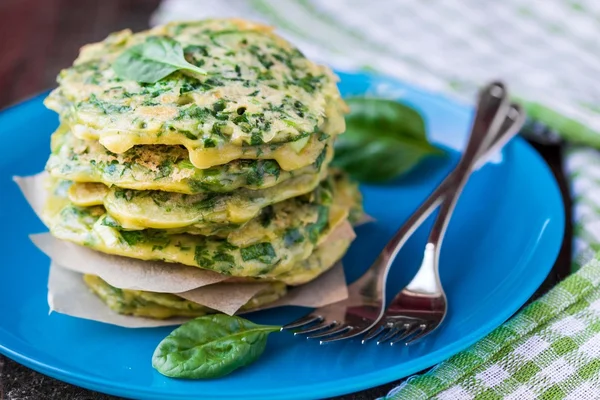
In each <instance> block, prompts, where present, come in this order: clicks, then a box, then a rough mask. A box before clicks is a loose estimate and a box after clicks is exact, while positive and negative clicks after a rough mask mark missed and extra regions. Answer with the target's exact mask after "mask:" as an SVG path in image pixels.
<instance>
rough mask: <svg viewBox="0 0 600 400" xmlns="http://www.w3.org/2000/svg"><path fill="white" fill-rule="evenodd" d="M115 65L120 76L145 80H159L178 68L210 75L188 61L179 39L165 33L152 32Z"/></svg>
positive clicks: (129, 49) (125, 52)
mask: <svg viewBox="0 0 600 400" xmlns="http://www.w3.org/2000/svg"><path fill="white" fill-rule="evenodd" d="M112 68H113V69H114V71H115V72H116V73H117V75H118V76H119V77H120V78H123V79H129V80H133V81H137V82H144V83H154V82H157V81H159V80H161V79H162V78H164V77H166V76H167V75H170V74H172V73H173V72H175V71H178V70H186V71H190V72H194V73H197V74H201V75H206V71H204V70H203V69H201V68H198V67H196V66H195V65H193V64H190V63H189V62H187V61H186V59H185V57H184V56H183V49H182V48H181V45H180V44H179V43H178V42H176V41H175V40H173V39H170V38H167V37H163V36H151V37H149V38H147V39H146V41H145V42H144V43H140V44H138V45H135V46H132V47H130V48H128V49H127V50H125V51H124V52H123V53H122V54H121V55H119V57H117V59H116V60H115V61H114V62H113V65H112Z"/></svg>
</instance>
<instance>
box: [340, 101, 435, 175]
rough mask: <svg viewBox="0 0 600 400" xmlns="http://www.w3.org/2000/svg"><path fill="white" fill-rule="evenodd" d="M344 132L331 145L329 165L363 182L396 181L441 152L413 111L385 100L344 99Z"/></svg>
mask: <svg viewBox="0 0 600 400" xmlns="http://www.w3.org/2000/svg"><path fill="white" fill-rule="evenodd" d="M346 102H347V103H348V105H349V106H350V114H349V115H348V116H347V117H346V132H345V133H344V134H343V135H340V136H339V138H338V139H337V140H336V142H335V150H336V151H335V158H334V161H333V165H335V166H338V167H340V168H342V169H344V170H346V171H347V172H348V173H350V174H351V175H352V176H353V177H354V178H355V179H357V180H359V181H363V182H381V181H385V180H389V179H393V178H396V177H398V176H400V175H402V174H404V173H406V172H408V171H409V170H411V169H412V168H413V167H414V166H415V165H417V164H418V163H419V162H420V161H421V160H422V159H424V158H425V157H427V156H429V155H433V154H441V153H442V151H441V150H440V149H438V148H436V147H434V146H433V145H431V144H430V143H429V141H428V140H427V135H426V131H425V122H424V121H423V118H422V117H421V115H420V114H419V113H418V112H417V111H416V110H414V109H412V108H410V107H408V106H406V105H404V104H400V103H398V102H395V101H392V100H386V99H377V98H366V97H355V98H349V99H346Z"/></svg>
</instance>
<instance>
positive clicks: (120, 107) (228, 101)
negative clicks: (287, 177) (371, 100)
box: [46, 19, 346, 170]
mask: <svg viewBox="0 0 600 400" xmlns="http://www.w3.org/2000/svg"><path fill="white" fill-rule="evenodd" d="M157 36H163V37H168V38H171V39H173V40H175V41H176V42H177V43H178V45H180V46H181V48H182V49H183V52H184V56H185V58H186V59H187V61H188V62H190V63H192V64H194V65H196V66H198V67H200V68H202V69H204V70H205V71H206V72H207V74H206V75H200V74H196V73H193V72H187V71H178V72H174V73H172V74H170V75H168V76H167V77H166V78H163V79H161V80H159V81H158V82H156V83H152V84H148V83H140V82H135V81H132V80H124V79H122V78H120V77H118V76H117V75H116V73H115V71H114V70H113V68H112V63H113V62H114V60H115V59H116V58H117V57H118V56H119V55H120V54H122V53H123V51H125V50H126V49H128V48H130V47H131V46H134V45H138V44H140V43H144V42H146V41H147V40H148V39H149V38H152V37H157ZM150 40H152V39H150ZM58 80H59V84H60V86H59V87H58V88H57V89H56V90H54V91H53V92H52V94H51V95H50V96H49V97H48V98H47V99H46V105H47V106H48V107H49V108H51V109H53V110H55V111H57V112H59V113H60V114H61V118H62V119H63V121H64V122H66V123H67V124H68V125H70V126H71V129H72V132H73V133H74V134H75V135H76V136H77V137H79V138H82V139H93V140H99V142H100V143H101V144H102V145H104V146H105V147H106V148H107V149H108V150H110V151H112V152H114V153H123V152H125V151H127V150H128V149H130V148H132V147H133V146H135V145H149V144H167V145H183V146H185V147H186V148H187V149H188V151H189V152H190V160H191V162H192V163H193V164H194V165H195V166H196V167H197V168H209V167H210V166H213V165H220V164H224V163H227V162H229V161H231V160H234V159H237V158H264V157H267V158H268V154H266V153H268V152H265V151H264V150H266V149H267V148H268V146H277V149H278V151H272V155H273V158H274V159H277V161H278V162H279V163H280V165H281V166H282V168H283V169H286V170H292V169H296V168H299V167H301V166H304V165H308V164H310V163H312V162H313V161H314V160H310V161H307V162H304V163H303V165H301V164H302V162H300V160H294V157H290V156H289V154H291V153H294V152H295V153H301V152H302V150H303V149H304V147H305V146H306V145H307V143H309V141H310V142H311V143H312V141H311V140H310V139H311V138H319V139H320V140H324V139H325V138H326V137H328V136H331V135H337V134H340V133H342V132H343V131H344V128H345V126H344V118H343V114H344V113H345V111H346V105H345V104H344V102H343V101H342V100H341V97H340V94H339V91H338V89H337V86H336V80H337V78H336V76H335V75H334V74H333V73H332V72H331V71H330V70H329V69H328V68H326V67H323V66H319V65H316V64H314V63H313V62H311V61H310V60H308V59H307V58H306V57H304V56H303V55H302V53H301V52H300V51H299V50H298V49H296V48H295V47H293V46H292V45H291V44H289V43H288V42H286V41H285V40H283V39H282V38H280V37H278V36H276V35H275V34H274V33H273V32H272V30H271V28H270V27H267V26H264V25H260V24H255V23H251V22H246V21H242V20H235V19H229V20H205V21H198V22H190V23H172V24H167V25H164V26H161V27H157V28H154V29H151V30H149V31H144V32H140V33H136V34H132V33H131V31H129V30H125V31H121V32H118V33H115V34H112V35H110V36H109V37H108V38H107V39H105V40H104V41H102V42H100V43H95V44H91V45H87V46H84V47H83V48H82V49H81V52H80V55H79V57H78V58H77V60H76V61H75V63H74V65H73V66H72V67H70V68H68V69H65V70H63V71H62V72H61V73H60V76H59V79H58ZM313 146H314V145H313ZM254 147H256V148H259V149H260V151H252V150H251V149H252V148H254ZM282 147H283V149H284V150H281V148H282ZM312 153H315V152H312ZM312 153H310V156H311V157H312V155H313V154H312ZM318 153H320V151H319V152H317V155H318ZM307 156H308V155H307ZM296 158H300V157H296ZM286 159H290V160H292V161H289V162H288V163H286Z"/></svg>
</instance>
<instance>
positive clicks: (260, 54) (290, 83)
mask: <svg viewBox="0 0 600 400" xmlns="http://www.w3.org/2000/svg"><path fill="white" fill-rule="evenodd" d="M157 37H158V38H165V37H166V38H168V39H169V40H171V41H172V42H171V43H176V44H177V46H181V48H182V49H183V53H184V56H185V59H186V60H187V61H188V62H189V63H192V64H194V65H195V66H197V67H201V68H202V69H204V70H205V71H206V75H200V74H194V73H191V72H189V71H181V70H180V71H175V72H173V73H171V74H169V75H168V76H166V77H165V78H162V79H160V80H158V81H156V82H154V83H143V82H138V81H136V80H132V79H125V78H123V77H122V76H120V75H118V74H117V72H116V71H115V69H114V68H113V65H114V62H115V60H116V59H117V58H118V57H119V56H120V55H122V54H123V52H125V51H127V50H128V49H130V48H131V47H132V46H136V45H140V44H144V43H150V42H152V41H153V40H156V38H157ZM150 67H152V66H150ZM58 82H59V87H58V88H57V89H55V90H54V91H53V92H52V93H51V94H50V95H49V97H48V98H47V99H46V106H47V107H48V108H50V109H52V110H54V111H56V112H57V113H59V115H60V121H61V125H60V127H59V128H58V130H57V131H56V132H55V133H54V134H53V136H52V154H51V156H50V159H49V160H48V163H47V165H46V170H47V171H48V172H49V174H50V176H51V179H50V181H49V182H48V192H49V197H48V202H47V205H46V209H45V213H44V219H45V221H46V223H47V224H48V226H49V227H50V231H51V233H52V234H53V235H54V236H55V237H57V238H59V239H63V240H68V241H71V242H74V243H78V244H80V245H83V246H87V247H89V248H92V249H94V250H97V251H100V252H104V253H109V254H115V255H120V256H125V257H132V258H136V259H141V260H164V261H166V262H171V263H181V264H185V265H190V266H194V267H198V268H203V269H207V270H211V271H216V272H218V273H221V274H225V275H227V276H230V277H231V281H234V282H240V281H261V282H271V284H270V285H269V289H267V290H265V291H263V292H261V293H259V294H258V295H257V296H255V298H253V299H252V300H251V301H250V302H249V303H248V304H247V305H246V306H244V309H252V308H255V307H258V306H261V305H264V304H266V303H269V302H272V301H274V300H276V299H277V298H279V297H281V296H282V295H284V294H285V292H286V288H287V287H288V286H296V285H301V284H304V283H307V282H309V281H311V280H313V279H315V278H316V277H318V276H319V275H320V274H322V273H323V272H324V271H326V270H327V269H329V268H330V267H332V266H333V265H334V264H335V263H336V262H337V261H338V260H339V259H340V258H341V257H342V256H343V254H344V253H345V252H346V250H347V248H348V246H349V245H350V242H351V239H350V238H349V237H348V236H343V235H342V236H340V235H336V234H335V231H336V228H339V227H342V226H347V223H348V222H347V221H350V222H353V221H355V220H356V219H357V218H358V217H359V216H360V214H361V212H362V211H361V199H360V193H359V192H358V189H357V186H356V185H355V184H353V183H351V182H350V181H349V180H348V179H347V177H346V176H345V175H343V174H342V173H340V172H339V171H332V170H330V169H328V164H329V163H330V161H331V159H332V157H333V143H334V140H335V138H336V135H338V134H341V133H343V131H344V129H345V126H344V113H345V112H346V106H345V104H344V102H343V100H342V99H341V97H340V94H339V92H338V89H337V87H336V77H335V75H333V74H332V72H331V71H330V70H329V69H327V68H326V67H323V66H319V65H316V64H314V63H312V62H311V61H309V60H308V59H306V58H305V57H304V56H303V55H302V53H301V52H300V51H298V50H297V49H296V48H294V47H292V46H291V45H290V44H289V43H288V42H286V41H284V40H283V39H281V38H280V37H278V36H276V35H275V34H273V33H272V31H271V29H270V28H269V27H265V26H263V25H258V24H254V23H251V22H247V21H242V20H207V21H199V22H192V23H190V22H188V23H174V24H169V25H165V26H161V27H158V28H155V29H152V30H149V31H145V32H141V33H138V34H132V33H131V32H130V31H122V32H118V33H115V34H113V35H110V36H109V37H108V38H107V39H105V40H104V41H103V42H100V43H95V44H91V45H87V46H84V47H83V48H82V50H81V53H80V55H79V57H78V58H77V60H76V61H75V62H74V65H73V66H72V67H70V68H68V69H65V70H63V71H62V72H61V73H60V75H59V78H58ZM332 233H333V234H332ZM84 279H85V281H86V283H87V284H88V286H89V287H90V288H91V289H92V290H93V291H94V292H95V293H96V294H98V295H99V296H100V297H101V298H102V299H103V300H104V301H105V302H106V303H107V304H108V305H109V306H110V307H111V308H112V309H114V310H115V311H117V312H120V313H125V314H133V315H140V316H150V317H156V318H167V317H171V316H176V315H180V316H195V315H201V314H204V313H206V312H210V310H209V309H207V308H206V307H204V306H201V305H198V304H194V303H191V302H189V301H187V300H184V299H182V298H179V297H177V296H176V295H171V294H158V293H150V292H143V291H132V290H120V289H117V288H113V287H111V286H110V285H108V284H107V283H106V282H104V281H102V280H101V279H100V278H98V277H97V276H89V275H87V276H85V277H84Z"/></svg>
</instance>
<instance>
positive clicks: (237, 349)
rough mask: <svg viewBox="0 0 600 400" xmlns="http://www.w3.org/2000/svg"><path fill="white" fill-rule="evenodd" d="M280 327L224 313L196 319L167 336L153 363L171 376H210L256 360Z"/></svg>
mask: <svg viewBox="0 0 600 400" xmlns="http://www.w3.org/2000/svg"><path fill="white" fill-rule="evenodd" d="M279 330H280V327H279V326H267V325H258V324H255V323H253V322H250V321H248V320H245V319H243V318H240V317H236V316H229V315H225V314H215V315H206V316H203V317H199V318H196V319H194V320H191V321H189V322H186V323H185V324H183V325H181V326H180V327H179V328H177V329H175V330H174V331H173V332H171V334H170V335H169V336H167V337H166V338H164V339H163V340H162V341H161V342H160V343H159V344H158V347H157V348H156V350H155V351H154V355H153V356H152V366H153V367H154V368H155V369H156V370H158V372H160V373H161V374H163V375H166V376H169V377H171V378H186V379H210V378H218V377H221V376H224V375H227V374H229V373H231V372H233V371H235V370H236V369H238V368H240V367H243V366H246V365H248V364H251V363H253V362H254V361H256V360H257V359H258V357H260V355H261V354H262V352H263V351H264V350H265V346H266V345H267V336H268V335H269V333H271V332H276V331H279Z"/></svg>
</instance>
